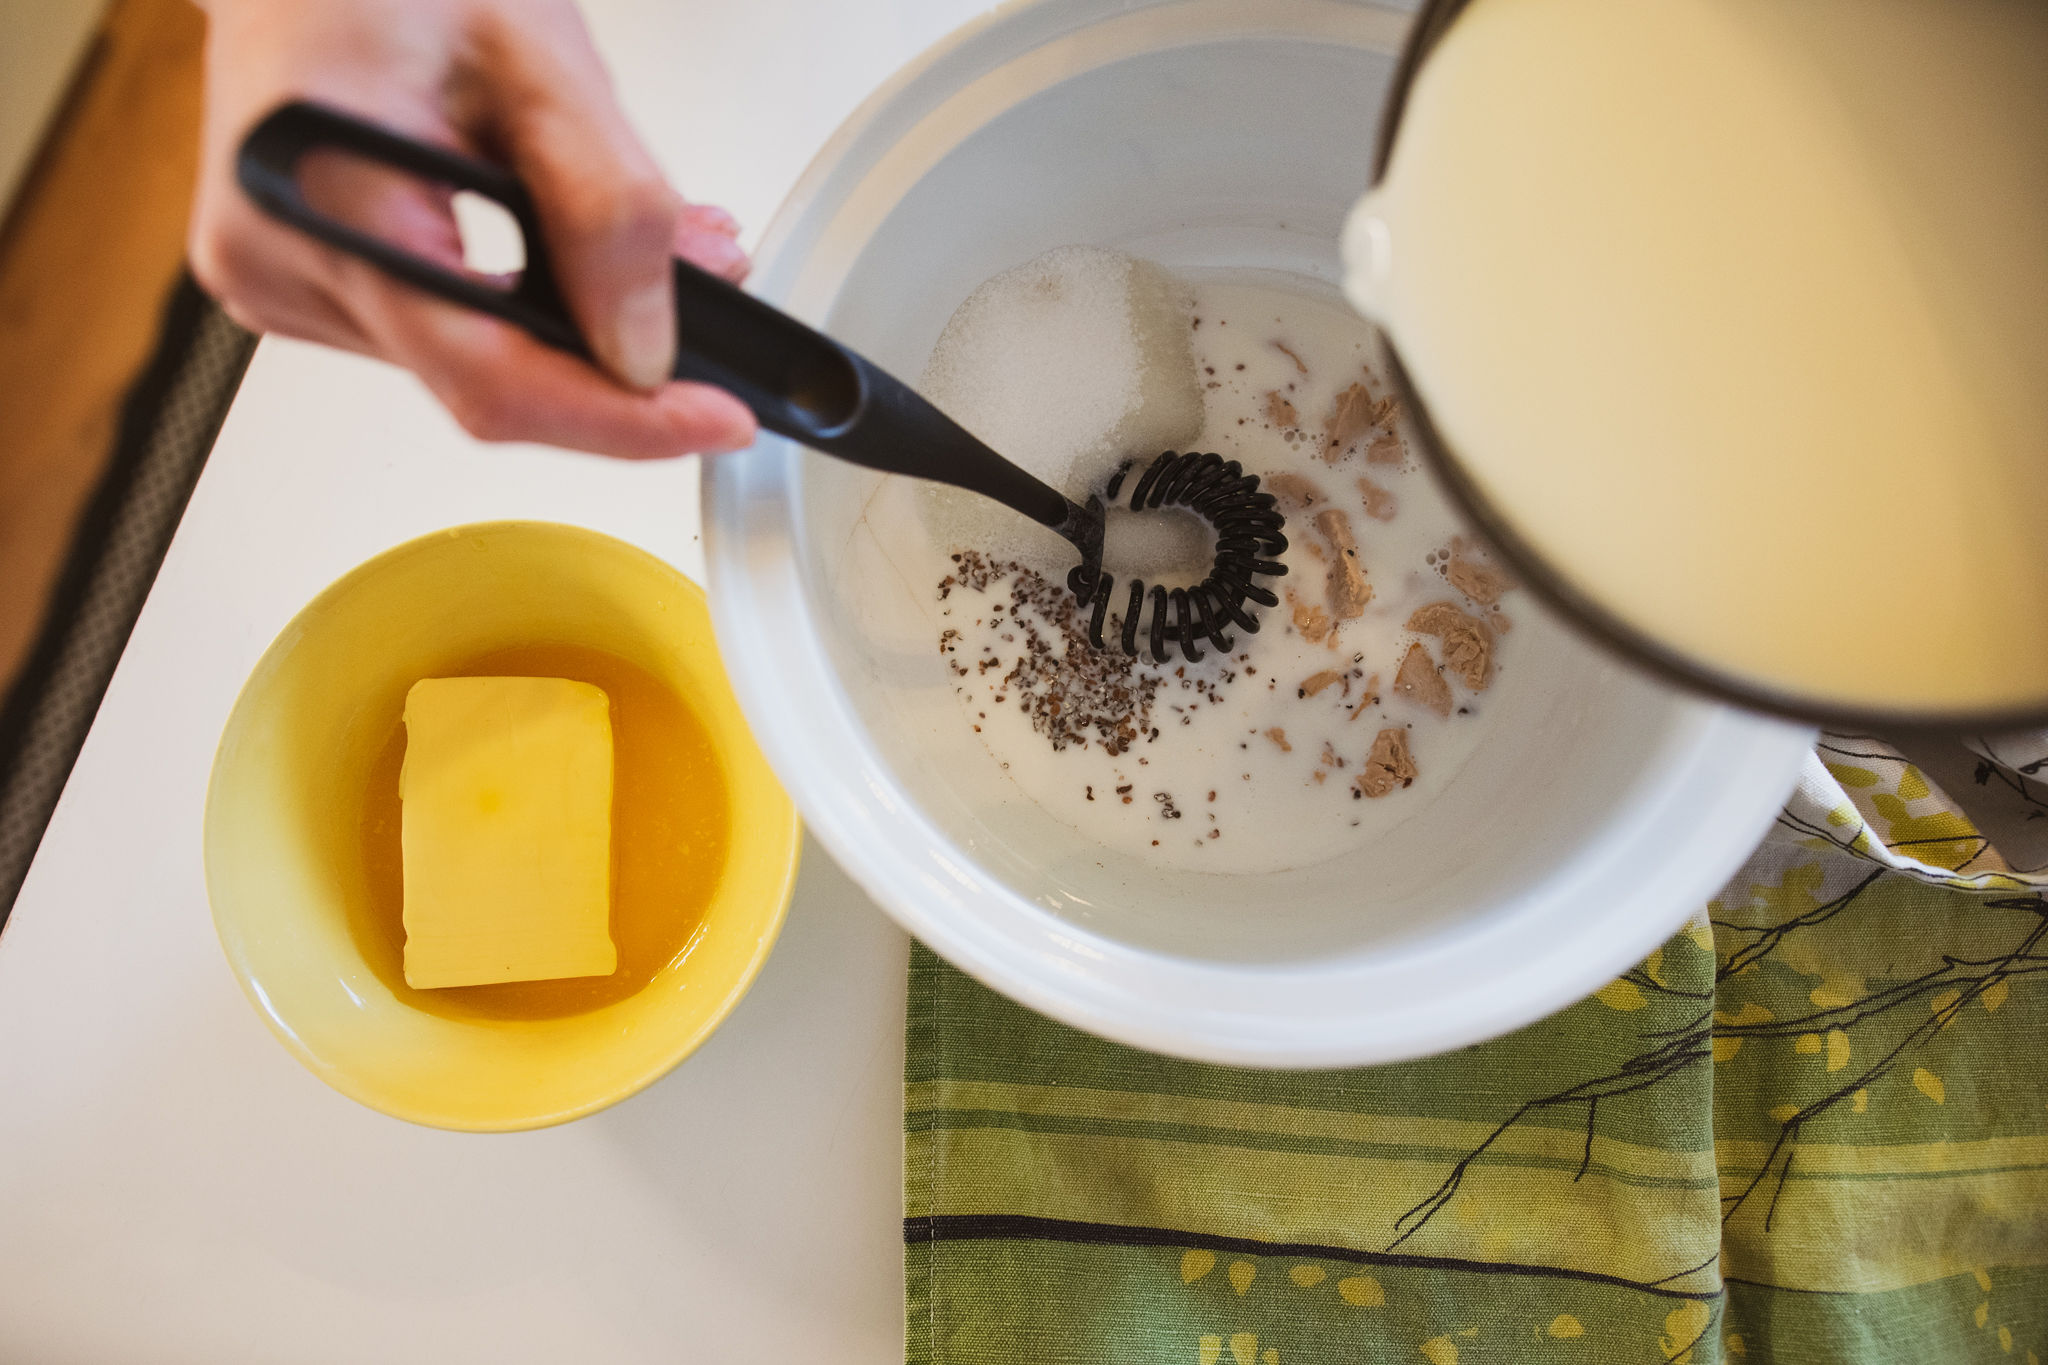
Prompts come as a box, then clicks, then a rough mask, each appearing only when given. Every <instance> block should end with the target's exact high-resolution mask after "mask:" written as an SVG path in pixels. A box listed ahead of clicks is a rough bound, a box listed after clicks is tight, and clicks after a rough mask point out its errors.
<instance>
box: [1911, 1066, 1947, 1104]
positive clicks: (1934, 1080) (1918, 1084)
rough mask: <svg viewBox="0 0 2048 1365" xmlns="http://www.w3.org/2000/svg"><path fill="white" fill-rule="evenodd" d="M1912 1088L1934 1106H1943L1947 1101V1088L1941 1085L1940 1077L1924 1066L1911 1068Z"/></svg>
mask: <svg viewBox="0 0 2048 1365" xmlns="http://www.w3.org/2000/svg"><path fill="white" fill-rule="evenodd" d="M1913 1088H1914V1089H1915V1090H1918V1091H1919V1092H1920V1093H1921V1094H1923V1095H1925V1096H1926V1097H1927V1098H1928V1099H1930V1100H1933V1101H1934V1102H1935V1103H1936V1104H1945V1103H1947V1101H1948V1087H1947V1086H1945V1085H1943V1084H1942V1083H1941V1077H1939V1076H1937V1075H1935V1074H1934V1073H1933V1072H1932V1071H1929V1070H1928V1069H1927V1068H1926V1067H1924V1066H1916V1067H1914V1068H1913Z"/></svg>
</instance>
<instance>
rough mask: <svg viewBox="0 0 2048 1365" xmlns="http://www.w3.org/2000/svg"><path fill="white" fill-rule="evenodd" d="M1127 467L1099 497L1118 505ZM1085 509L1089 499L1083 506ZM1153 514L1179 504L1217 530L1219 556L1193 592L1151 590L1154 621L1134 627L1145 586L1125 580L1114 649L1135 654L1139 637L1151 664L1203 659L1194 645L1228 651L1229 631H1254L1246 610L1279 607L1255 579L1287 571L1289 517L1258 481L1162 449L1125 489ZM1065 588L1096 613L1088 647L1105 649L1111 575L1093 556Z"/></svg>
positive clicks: (1213, 458)
mask: <svg viewBox="0 0 2048 1365" xmlns="http://www.w3.org/2000/svg"><path fill="white" fill-rule="evenodd" d="M1132 467H1133V466H1132V462H1130V461H1128V460H1126V461H1125V462H1124V463H1123V464H1122V465H1120V466H1118V468H1117V471H1116V473H1115V474H1113V475H1111V476H1110V480H1109V484H1108V486H1107V487H1106V488H1105V489H1104V490H1103V495H1102V496H1103V498H1104V499H1106V500H1107V501H1109V502H1115V501H1116V499H1117V495H1118V494H1119V493H1120V492H1121V491H1122V489H1123V485H1124V480H1125V478H1126V476H1128V475H1129V474H1130V472H1131V469H1132ZM1089 502H1090V506H1091V507H1093V506H1095V505H1096V504H1095V500H1094V499H1092V498H1091V499H1090V500H1089ZM1160 507H1181V508H1185V509H1186V510H1188V511H1190V512H1193V513H1194V514H1195V515H1196V516H1199V517H1201V518H1202V519H1203V520H1204V521H1207V522H1208V523H1209V525H1210V527H1211V529H1213V530H1214V531H1215V533H1216V551H1215V558H1214V562H1213V564H1212V565H1211V568H1210V571H1209V576H1208V577H1206V578H1204V579H1203V580H1202V581H1201V582H1199V583H1197V584H1195V585H1194V586H1193V587H1191V588H1174V589H1172V590H1170V591H1169V590H1168V589H1166V588H1164V587H1162V586H1160V585H1159V584H1156V583H1155V584H1153V585H1152V590H1151V595H1150V596H1151V602H1150V607H1151V618H1150V619H1151V624H1150V626H1149V628H1141V626H1140V620H1141V618H1142V617H1143V616H1144V612H1145V607H1146V591H1145V582H1144V580H1143V579H1137V578H1134V579H1132V580H1131V590H1130V596H1129V599H1128V601H1127V602H1126V603H1125V606H1124V611H1123V632H1122V636H1121V638H1120V639H1119V640H1118V642H1117V643H1118V644H1119V645H1121V646H1122V647H1123V651H1124V653H1126V654H1130V655H1136V654H1137V653H1138V646H1139V636H1140V634H1143V635H1144V636H1145V640H1144V643H1145V645H1146V646H1147V648H1148V650H1149V652H1150V654H1151V656H1152V662H1154V663H1157V664H1163V663H1165V662H1167V660H1168V659H1169V658H1170V657H1171V654H1170V652H1169V650H1168V646H1169V645H1178V646H1179V647H1180V651H1181V654H1182V656H1183V657H1184V658H1186V659H1187V660H1188V662H1190V663H1197V662H1199V661H1200V660H1201V659H1202V657H1203V651H1202V649H1201V642H1203V641H1207V642H1208V643H1209V644H1210V645H1212V646H1214V647H1215V648H1216V649H1218V650H1220V651H1222V652H1224V653H1228V652H1229V651H1230V650H1231V648H1232V647H1233V646H1234V645H1235V644H1236V639H1235V637H1233V636H1231V635H1230V634H1228V633H1227V631H1228V627H1230V626H1232V625H1235V626H1237V627H1238V628H1239V629H1241V630H1245V631H1257V630H1258V628H1259V618H1258V616H1257V615H1256V614H1255V613H1254V612H1253V611H1251V610H1250V609H1249V608H1248V606H1247V604H1248V603H1255V604H1257V605H1258V606H1262V607H1276V606H1278V605H1280V599H1279V597H1277V596H1276V595H1275V594H1274V593H1273V591H1272V590H1271V589H1270V588H1267V587H1265V586H1263V585H1262V584H1260V583H1259V582H1258V581H1257V580H1258V579H1260V578H1276V577H1278V576H1279V575H1281V574H1284V573H1286V572H1287V566H1286V565H1285V564H1282V563H1280V562H1279V556H1280V555H1281V554H1282V553H1284V552H1285V551H1286V549H1287V537H1286V536H1285V535H1283V534H1281V528H1282V527H1283V526H1284V525H1285V524H1286V519H1285V518H1284V517H1282V516H1281V515H1280V508H1279V504H1278V501H1277V500H1276V499H1275V498H1274V497H1273V495H1272V494H1271V493H1262V492H1260V491H1259V476H1258V475H1256V474H1247V473H1245V472H1244V467H1243V466H1242V465H1240V464H1239V463H1238V462H1237V461H1235V460H1225V459H1224V458H1223V457H1222V456H1220V455H1216V454H1196V453H1193V452H1190V453H1187V454H1178V453H1176V452H1174V451H1171V450H1169V451H1167V452H1166V453H1165V454H1163V455H1161V456H1160V457H1159V458H1158V459H1156V460H1154V461H1152V463H1151V464H1150V465H1148V466H1146V468H1145V471H1144V473H1142V474H1140V475H1139V476H1138V481H1137V482H1136V484H1134V485H1133V486H1132V488H1131V499H1130V508H1131V510H1132V511H1133V512H1143V511H1150V510H1153V509H1155V508H1160ZM1067 586H1068V587H1069V588H1071V589H1073V593H1074V597H1075V599H1076V600H1077V601H1079V602H1080V604H1081V605H1082V606H1084V607H1087V606H1091V605H1092V606H1093V607H1094V611H1093V613H1092V614H1091V616H1090V617H1089V623H1088V640H1089V643H1091V644H1093V645H1094V646H1095V647H1096V648H1097V649H1106V648H1108V647H1109V646H1108V643H1107V641H1106V640H1105V639H1104V638H1103V628H1104V626H1105V625H1106V624H1107V622H1108V617H1109V601H1110V594H1111V593H1112V592H1113V591H1114V590H1115V588H1116V579H1115V576H1114V575H1112V574H1109V573H1106V572H1104V571H1103V568H1102V561H1101V557H1100V555H1099V554H1098V555H1095V556H1087V555H1084V556H1083V561H1082V563H1081V564H1079V565H1077V566H1076V567H1075V568H1074V570H1073V572H1072V573H1070V574H1069V575H1067Z"/></svg>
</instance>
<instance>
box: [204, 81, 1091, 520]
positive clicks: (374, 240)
mask: <svg viewBox="0 0 2048 1365" xmlns="http://www.w3.org/2000/svg"><path fill="white" fill-rule="evenodd" d="M315 148H333V149H337V150H341V151H345V152H349V153H352V154H354V155H356V156H359V157H362V158H363V159H365V160H369V161H375V162H378V163H381V164H383V165H385V166H389V167H391V168H392V169H395V170H400V171H405V172H408V173H409V174H412V175H416V176H419V177H420V178H421V179H423V180H429V181H432V182H435V183H437V184H441V185H446V186H448V187H451V188H453V189H456V190H468V191H470V192H471V193H474V194H478V195H481V196H482V197H484V198H486V199H489V200H491V201H493V202H494V203H496V204H498V205H499V206H500V207H502V208H504V209H505V211H506V212H508V213H509V214H511V215H512V218H513V220H514V221H515V222H517V223H518V225H519V230H520V233H521V235H522V236H523V237H524V238H525V247H526V266H525V269H524V270H523V271H521V272H520V274H519V275H518V276H517V277H516V278H515V279H514V280H513V281H512V282H511V283H510V285H509V287H505V286H501V285H499V284H497V283H495V282H493V281H490V280H487V279H483V278H479V277H475V276H470V275H465V274H462V273H460V272H458V271H455V270H451V269H449V268H448V267H446V266H443V265H441V264H438V263H436V262H433V261H429V260H427V259H425V258H424V257H421V256H418V255H416V254H414V253H413V252H410V251H407V250H406V249H404V248H403V247H400V246H397V245H395V244H394V243H392V242H388V241H386V240H384V239H383V238H381V237H378V236H376V235H375V234H374V233H370V232H366V231H364V230H362V229H360V228H357V227H354V226H352V225H350V224H348V223H345V222H342V221H341V220H340V219H337V218H334V217H331V216H330V215H328V214H325V213H322V212H320V211H319V210H318V209H316V208H314V207H313V206H312V205H311V204H310V203H308V202H307V200H306V197H305V194H304V193H303V191H302V190H301V188H300V186H299V180H298V167H299V161H300V159H301V158H302V157H303V156H304V155H305V154H306V153H307V152H309V151H312V150H314V149H315ZM236 176H237V178H238V179H239V180H240V182H241V185H242V188H243V190H244V191H245V192H246V193H247V194H248V195H249V197H250V198H251V199H252V200H254V201H255V203H256V204H257V205H258V206H259V207H260V208H262V209H263V210H264V211H265V212H267V213H269V214H270V215H271V216H272V217H275V218H277V219H279V220H280V221H282V222H285V223H288V224H290V225H291V226H292V227H295V228H297V229H298V230H299V231H301V232H304V233H306V234H307V235H309V236H311V237H313V238H315V239H317V240H319V241H321V242H325V243H326V244H327V245H329V246H332V247H335V248H337V249H338V250H341V251H345V252H347V253H348V254H350V255H352V256H355V257H358V258H360V259H362V260H365V261H368V262H369V263H371V264H372V265H375V266H377V267H378V268H379V269H380V270H382V271H384V273H386V274H387V275H390V276H391V277H393V278H394V279H397V280H400V281H403V282H404V283H406V284H409V285H412V286H413V287H415V288H417V289H421V290H424V291H425V292H427V293H429V294H432V295H434V296H435V297H436V298H440V299H443V300H446V301H447V302H449V303H455V304H460V305H462V306H463V307H466V308H472V309H475V310H477V311H478V312H482V313H488V314H490V315H491V316H493V317H497V318H502V319H503V320H505V321H506V322H510V323H513V324H515V325H517V326H519V327H522V328H524V329H525V330H526V331H527V332H529V333H531V334H532V335H533V336H534V337H536V338H538V339H539V340H541V341H543V342H545V343H547V344H548V345H550V346H554V347H556V348H558V349H560V350H564V351H568V352H570V353H571V354H574V355H577V356H581V357H583V358H584V359H586V360H587V359H590V358H591V351H590V348H589V346H588V345H587V344H586V343H585V342H584V339H583V335H582V332H581V331H580V330H579V329H578V328H577V326H576V322H575V319H574V317H573V316H572V315H571V314H570V312H569V307H568V304H567V303H566V302H565V301H564V300H563V297H562V293H561V288H560V285H559V283H558V277H557V275H556V272H555V269H554V266H553V262H552V260H551V259H550V257H549V255H548V248H547V239H546V236H545V235H544V233H543V232H542V229H541V222H540V215H539V213H538V212H537V211H536V210H535V208H534V203H533V196H532V195H531V194H529V193H528V192H527V189H526V186H525V185H524V184H522V183H521V182H520V180H519V178H518V177H517V176H515V175H513V174H512V173H511V172H510V171H508V170H506V169H505V168H503V167H501V166H495V165H492V164H491V163H489V162H485V161H479V160H477V159H475V158H474V157H469V156H465V155H463V154H462V153H460V152H455V151H451V150H449V149H448V148H446V147H437V146H434V145H433V144H431V143H426V142H419V141H416V140H414V139H412V138H409V137H407V136H405V135H403V134H401V133H396V132H393V131H392V130H390V129H388V128H385V127H382V126H380V125H378V124H375V123H370V122H367V121H365V120H363V119H359V118H356V117H355V116H354V115H351V114H346V113H343V112H341V111H340V110H337V109H331V108H328V107H326V106H324V105H318V104H312V103H308V102H305V101H294V102H292V103H289V104H285V105H282V106H280V107H279V108H278V109H276V110H273V111H272V112H271V113H270V114H269V115H268V116H267V117H265V118H264V119H263V121H262V122H260V123H258V124H257V125H256V127H255V128H254V129H252V130H251V131H250V133H249V135H248V137H246V138H245V139H244V140H243V142H242V146H241V149H240V153H239V155H238V157H237V159H236ZM673 264H674V271H675V296H676V363H675V371H674V373H675V377H676V378H677V379H687V380H694V381H697V382H700V383H706V384H714V385H716V386H718V387H719V388H721V389H724V390H726V391H727V392H728V393H731V394H732V395H734V396H735V397H737V398H738V399H739V400H740V401H741V402H743V403H745V404H746V405H747V406H748V407H749V408H751V409H752V410H753V413H754V416H755V418H756V419H757V420H758V421H759V422H760V423H761V425H762V426H764V427H766V428H767V429H768V430H770V431H773V432H776V433H778V434H779V435H783V436H787V437H789V438H790V439H791V440H793V441H799V442H801V443H803V444H804V445H807V446H809V447H811V448H812V449H814V450H820V451H823V452H825V453H826V454H828V455H834V456H837V457H838V458H840V459H843V460H849V461H851V462H853V463H855V464H859V465H864V466H866V467H867V468H870V469H877V470H881V471H884V472H886V473H891V474H907V475H910V476H912V477H915V478H921V479H935V480H937V481H939V482H941V483H948V484H953V485H955V486H956V487H960V488H966V489H969V490H971V491H973V492H976V493H981V494H983V495H985V496H987V497H991V498H994V499H995V500H996V501H998V502H1001V503H1004V504H1006V505H1007V506H1009V507H1012V508H1014V509H1015V510H1017V511H1019V512H1022V513H1023V514H1024V515H1025V516H1028V517H1030V518H1032V519H1033V520H1034V521H1037V522H1039V523H1041V524H1043V525H1046V526H1050V527H1052V528H1053V529H1054V530H1058V531H1061V532H1062V534H1067V532H1068V528H1070V527H1081V528H1083V529H1085V524H1086V523H1087V521H1088V515H1089V514H1088V513H1087V511H1086V510H1085V509H1082V508H1080V507H1077V506H1076V505H1075V504H1074V503H1072V502H1070V501H1069V500H1068V499H1067V498H1066V497H1065V496H1064V495H1062V494H1061V493H1060V492H1059V491H1058V490H1057V489H1054V488H1052V487H1051V486H1050V485H1048V484H1046V483H1044V482H1043V481H1041V480H1039V479H1037V478H1034V477H1033V476H1032V475H1030V474H1028V473H1026V472H1025V471H1024V470H1022V469H1019V468H1018V467H1017V466H1016V465H1014V464H1011V463H1010V462H1009V461H1008V460H1005V459H1003V458H1002V457H1001V456H1000V455H998V454H997V453H996V452H994V451H993V450H990V449H989V448H988V447H987V446H986V445H984V444H982V443H981V442H980V441H978V440H976V439H975V438H974V437H973V436H972V435H971V434H969V433H968V432H967V431H965V430H964V429H963V428H961V427H960V426H959V425H958V424H957V423H955V422H954V421H952V420H951V419H950V418H948V417H947V416H946V415H945V414H944V413H942V412H940V411H939V410H938V409H937V408H935V407H933V406H932V405H931V404H930V403H929V402H927V401H926V400H925V399H923V398H922V397H920V396H919V395H918V394H917V393H916V392H915V391H914V390H912V389H911V388H910V387H909V386H908V385H906V384H904V383H902V382H901V381H899V380H897V379H896V378H895V377H893V376H892V375H890V374H889V373H887V372H886V371H884V370H882V369H881V368H879V367H878V366H876V365H874V364H872V363H870V362H869V361H867V360H866V359H864V358H863V357H861V356H859V355H857V354H855V353H854V352H853V351H851V350H848V349H847V348H846V347H844V346H841V345H840V344H839V343H838V342H836V341H834V340H832V339H831V338H830V337H828V336H825V335H823V334H822V333H819V332H817V331H814V330H812V329H811V328H809V327H806V326H805V325H804V324H803V323H801V322H798V321H797V320H796V319H795V318H793V317H790V316H789V315H788V314H787V313H784V312H782V311H781V310H780V309H777V308H775V307H773V306H771V305H769V304H767V303H764V302H762V301H761V300H760V299H757V298H755V297H754V296H753V295H751V294H748V293H747V292H746V291H745V290H742V289H739V288H737V287H735V286H734V285H731V284H728V283H727V282H726V281H724V280H721V279H719V278H718V277H717V276H715V275H712V274H710V273H709V272H708V271H704V270H700V269H698V268H697V267H696V266H694V265H691V264H690V263H689V262H688V261H683V260H677V261H675V262H674V263H673ZM1095 525H1096V529H1095V535H1096V547H1097V550H1098V552H1099V547H1100V528H1099V517H1097V518H1096V519H1095ZM1069 538H1070V539H1072V538H1073V537H1072V536H1069ZM1077 543H1079V542H1077Z"/></svg>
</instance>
